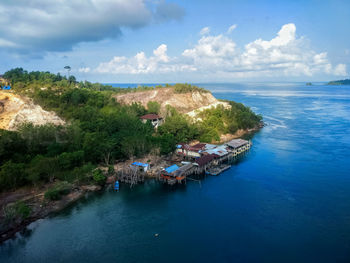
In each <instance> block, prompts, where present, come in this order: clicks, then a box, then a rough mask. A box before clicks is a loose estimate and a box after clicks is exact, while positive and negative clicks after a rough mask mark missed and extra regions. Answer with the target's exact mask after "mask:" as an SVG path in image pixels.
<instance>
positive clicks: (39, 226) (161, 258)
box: [0, 83, 350, 262]
mask: <svg viewBox="0 0 350 263" xmlns="http://www.w3.org/2000/svg"><path fill="white" fill-rule="evenodd" d="M201 86H203V87H206V88H209V89H211V90H212V91H213V93H214V95H215V96H217V97H218V98H223V99H231V100H235V101H239V102H243V103H245V104H246V105H249V106H251V107H252V108H253V109H254V110H255V111H256V112H258V113H261V114H263V116H264V120H265V122H266V123H267V124H268V126H266V127H265V128H264V129H263V130H262V131H260V132H259V133H257V134H256V135H255V136H254V138H253V144H254V145H253V148H252V149H251V151H250V152H249V153H248V154H247V155H246V156H245V157H244V158H243V159H242V160H241V161H240V162H239V163H237V164H236V165H234V166H233V167H232V168H231V169H230V170H229V171H227V172H225V173H223V174H222V175H220V176H219V177H207V178H206V179H205V180H204V181H203V182H202V186H201V187H200V186H199V184H198V183H195V182H190V183H188V184H187V186H186V187H181V188H178V189H176V190H169V189H168V188H166V187H162V186H160V185H157V184H154V183H151V182H149V183H147V184H146V185H144V186H138V187H136V188H134V189H132V190H130V189H128V188H125V187H124V189H122V191H121V192H119V193H112V192H109V193H105V194H102V195H98V196H92V197H90V198H88V199H87V200H85V201H83V202H81V203H79V205H78V206H74V207H73V208H70V209H67V210H65V211H64V212H63V213H60V214H59V215H57V216H54V217H51V218H48V219H45V220H41V221H39V222H36V223H34V224H32V225H31V226H30V230H29V231H27V232H26V233H25V234H24V235H22V236H19V237H18V238H17V239H15V240H11V241H9V242H7V243H5V244H4V245H2V246H0V262H179V261H182V262H350V87H328V86H311V87H305V86H303V85H302V84H273V85H272V84H269V85H267V84H263V83H262V84H257V83H255V84H247V85H233V84H207V85H201ZM155 233H159V236H158V237H155V236H154V234H155Z"/></svg>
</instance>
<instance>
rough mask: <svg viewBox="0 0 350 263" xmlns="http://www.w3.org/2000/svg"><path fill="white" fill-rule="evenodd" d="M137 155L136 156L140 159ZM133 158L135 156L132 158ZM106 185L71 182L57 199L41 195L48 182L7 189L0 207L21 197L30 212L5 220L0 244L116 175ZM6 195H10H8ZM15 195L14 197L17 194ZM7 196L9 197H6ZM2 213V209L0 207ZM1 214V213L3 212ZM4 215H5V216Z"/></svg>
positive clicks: (161, 162)
mask: <svg viewBox="0 0 350 263" xmlns="http://www.w3.org/2000/svg"><path fill="white" fill-rule="evenodd" d="M264 126H265V123H263V122H261V123H260V124H259V125H257V126H256V127H254V128H252V129H249V130H238V131H237V132H236V133H235V134H229V135H227V134H225V135H224V136H221V137H220V141H219V142H217V144H222V143H225V142H227V141H230V140H232V139H235V138H240V137H242V136H245V135H249V134H252V133H255V132H258V131H259V130H260V129H261V128H263V127H264ZM192 143H195V142H192ZM155 157H156V158H155V159H156V160H157V162H158V163H157V165H156V167H155V170H157V169H159V167H162V166H164V164H165V163H169V162H171V161H169V158H168V157H164V156H155ZM149 158H150V157H149V156H145V157H143V158H142V159H149ZM142 159H140V158H138V160H142ZM135 160H136V159H135ZM135 160H124V161H122V162H118V163H116V164H114V168H115V172H116V173H117V172H118V171H120V169H121V167H125V166H126V165H128V164H129V163H131V162H133V161H135ZM146 178H155V176H154V175H153V174H149V175H148V176H146ZM106 179H107V180H106V186H105V187H101V186H99V185H81V186H78V185H73V187H72V191H71V192H70V193H69V194H67V195H63V196H62V198H61V199H60V200H57V201H48V200H46V199H45V198H44V193H45V191H46V190H47V189H48V188H49V187H50V186H51V185H52V184H47V185H45V186H44V187H42V188H41V189H36V188H29V189H18V190H15V191H13V192H7V193H3V194H1V195H0V208H1V209H2V210H4V208H5V207H6V206H7V205H9V204H14V203H15V202H17V201H24V202H25V203H26V204H28V206H29V207H30V208H31V213H30V216H29V217H27V218H24V219H20V218H15V220H14V222H12V223H10V224H8V225H7V226H4V225H3V226H1V225H0V227H3V229H0V245H1V244H2V243H3V242H5V241H6V240H9V239H11V238H13V237H15V236H16V234H17V233H18V232H21V231H23V230H24V229H25V228H26V227H27V226H28V225H29V224H31V223H33V222H35V221H37V220H38V219H43V218H46V217H47V216H49V215H51V214H54V213H57V212H60V211H62V210H63V209H64V208H66V207H68V206H70V205H73V204H74V203H76V202H77V201H79V200H80V199H81V198H83V197H84V196H85V195H86V194H87V193H89V192H90V193H93V192H98V191H102V190H104V189H106V188H107V186H108V185H111V184H113V183H114V179H115V175H112V176H106ZM7 195H9V196H7ZM16 196H17V198H16ZM6 198H7V199H9V200H6ZM1 212H2V213H3V211H1ZM3 218H4V216H3ZM4 219H5V218H4Z"/></svg>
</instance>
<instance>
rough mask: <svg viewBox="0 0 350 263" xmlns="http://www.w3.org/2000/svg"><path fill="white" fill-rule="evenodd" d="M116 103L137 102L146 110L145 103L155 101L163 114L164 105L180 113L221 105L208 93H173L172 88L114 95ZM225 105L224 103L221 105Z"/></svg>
mask: <svg viewBox="0 0 350 263" xmlns="http://www.w3.org/2000/svg"><path fill="white" fill-rule="evenodd" d="M114 98H116V99H117V101H119V102H121V103H125V104H131V103H133V102H139V103H141V104H142V105H143V106H145V107H146V108H147V103H148V102H150V101H156V102H158V103H159V104H160V105H161V111H162V112H164V110H165V107H166V105H170V106H172V107H174V108H176V109H177V110H178V111H179V112H181V113H189V112H191V111H194V110H197V109H199V108H202V107H206V106H210V105H217V104H221V103H222V102H219V101H218V100H217V99H216V98H215V97H214V96H213V95H212V94H211V93H210V92H198V91H196V92H188V93H181V94H178V93H175V92H174V89H172V88H161V89H154V90H149V91H142V92H131V93H127V94H122V95H114ZM222 104H225V103H222Z"/></svg>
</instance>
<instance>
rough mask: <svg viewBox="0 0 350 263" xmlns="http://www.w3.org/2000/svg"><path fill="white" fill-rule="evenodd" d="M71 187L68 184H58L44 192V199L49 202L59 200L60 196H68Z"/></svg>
mask: <svg viewBox="0 0 350 263" xmlns="http://www.w3.org/2000/svg"><path fill="white" fill-rule="evenodd" d="M71 188H72V186H71V184H69V183H68V182H65V181H63V182H59V183H57V184H56V185H55V186H53V187H51V188H49V189H48V190H47V191H46V192H45V195H44V197H45V198H46V199H48V200H51V201H56V200H60V199H61V197H62V195H67V194H69V192H70V190H71Z"/></svg>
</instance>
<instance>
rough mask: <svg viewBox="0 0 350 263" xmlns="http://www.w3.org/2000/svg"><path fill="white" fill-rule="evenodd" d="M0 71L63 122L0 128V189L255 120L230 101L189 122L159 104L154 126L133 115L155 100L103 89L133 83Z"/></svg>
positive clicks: (74, 175)
mask: <svg viewBox="0 0 350 263" xmlns="http://www.w3.org/2000/svg"><path fill="white" fill-rule="evenodd" d="M4 78H6V79H8V80H9V81H10V82H11V83H12V86H13V88H14V90H15V91H16V92H17V93H19V94H23V95H27V96H29V97H31V98H32V99H33V100H34V102H36V103H38V104H39V105H41V106H42V107H43V108H44V109H46V110H53V111H55V112H56V113H57V114H58V115H59V116H61V117H62V118H64V119H65V120H66V122H67V124H66V125H65V126H53V125H43V126H33V125H31V124H24V125H22V126H21V127H20V128H19V129H18V131H5V130H0V192H1V191H4V190H10V189H15V188H18V187H20V186H23V185H29V184H30V185H38V184H41V183H45V182H50V181H53V180H54V179H59V180H62V181H68V182H75V183H77V182H78V183H80V182H81V183H87V182H89V181H93V180H94V179H96V178H98V176H94V175H93V173H92V172H91V171H92V170H93V169H94V168H95V167H96V166H97V165H98V164H104V165H106V166H108V165H110V164H113V163H114V162H115V161H117V160H124V159H129V158H133V157H140V156H143V155H145V154H147V153H154V154H168V153H170V152H171V151H173V150H174V148H175V145H176V143H178V142H180V141H183V142H188V141H191V140H194V139H200V140H202V141H205V142H210V141H215V140H218V139H219V135H220V134H223V133H234V132H235V131H237V129H246V128H253V127H254V126H256V125H257V123H258V122H259V121H260V120H261V117H260V116H257V115H255V114H254V113H253V112H252V111H251V110H250V109H249V108H247V107H245V106H244V105H242V104H238V103H234V102H230V103H231V105H232V109H223V108H216V109H210V110H206V111H204V112H202V113H201V118H202V119H203V121H202V122H196V123H193V122H192V121H190V120H189V119H188V117H187V116H185V115H183V114H180V113H178V112H177V111H176V109H174V108H171V107H167V112H166V116H164V117H165V123H164V124H163V125H162V126H160V127H159V129H158V130H157V131H155V130H154V129H153V127H152V125H151V124H150V123H145V124H144V123H142V122H141V121H140V120H139V117H140V116H142V115H144V114H146V113H148V112H149V113H150V112H152V113H155V112H156V111H159V109H160V105H159V104H158V105H157V103H156V102H153V103H150V105H149V110H146V109H145V108H144V107H143V106H142V105H140V104H137V103H134V104H132V105H121V104H119V103H118V102H117V101H115V99H114V98H112V96H111V95H112V94H113V93H118V92H129V91H130V90H132V91H134V90H137V88H136V89H129V91H125V89H121V88H119V89H118V88H113V87H111V86H104V85H102V84H98V83H97V84H92V83H89V82H77V81H76V79H75V77H74V76H70V77H69V78H67V77H64V76H61V75H60V74H57V75H55V74H51V73H49V72H30V73H28V72H27V71H24V70H23V69H21V68H17V69H13V70H10V71H8V72H6V73H5V74H4ZM167 87H170V86H167ZM152 88H153V87H152ZM158 88H161V87H158ZM174 88H175V89H177V91H176V92H178V93H182V92H188V91H196V90H197V91H200V92H207V91H205V90H203V89H200V88H197V87H195V86H191V85H188V84H183V85H180V84H178V85H177V86H176V85H175V86H174ZM138 89H139V90H140V89H149V87H143V88H138ZM96 180H97V179H96Z"/></svg>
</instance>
